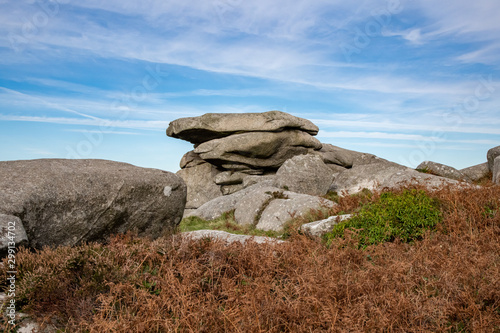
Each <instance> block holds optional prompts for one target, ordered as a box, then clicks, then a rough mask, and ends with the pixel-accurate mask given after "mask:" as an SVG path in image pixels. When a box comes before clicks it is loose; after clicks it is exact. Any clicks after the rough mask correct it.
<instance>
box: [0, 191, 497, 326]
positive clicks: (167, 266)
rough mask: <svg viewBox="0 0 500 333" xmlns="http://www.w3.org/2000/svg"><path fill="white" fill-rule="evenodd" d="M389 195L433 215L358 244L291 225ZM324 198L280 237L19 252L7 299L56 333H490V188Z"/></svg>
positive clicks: (378, 209)
mask: <svg viewBox="0 0 500 333" xmlns="http://www.w3.org/2000/svg"><path fill="white" fill-rule="evenodd" d="M401 196H402V197H403V198H404V200H407V201H404V202H407V203H408V205H406V206H407V207H405V206H403V207H400V206H398V203H396V204H395V207H397V208H398V207H399V208H401V209H403V208H404V209H408V210H409V212H407V213H408V214H410V215H412V214H417V213H416V212H418V211H419V207H424V206H425V211H426V212H430V214H431V215H429V216H430V218H433V219H434V220H432V221H433V222H432V225H430V226H428V228H427V226H426V228H423V229H422V228H419V229H418V237H410V238H405V237H404V236H401V235H397V234H395V235H392V236H391V237H388V238H384V239H383V241H380V242H373V243H370V242H365V240H366V238H364V237H359V236H360V235H361V234H362V231H363V230H361V229H363V227H362V226H361V227H360V226H359V225H353V226H351V227H345V228H344V229H343V230H342V232H339V233H338V235H337V236H336V237H334V236H333V235H330V236H329V237H327V238H328V241H327V242H325V241H324V240H321V239H312V238H309V237H307V236H305V235H302V234H301V233H300V232H298V229H297V227H298V226H299V225H300V224H301V223H305V222H307V221H308V220H314V219H315V218H320V217H324V216H326V215H333V214H338V213H346V212H347V213H355V214H357V215H356V216H358V217H359V218H361V217H363V216H365V217H367V216H368V217H373V216H384V219H390V217H391V216H392V215H391V214H392V213H391V212H393V210H391V209H389V208H387V207H388V205H387V201H389V202H391V200H392V203H394V200H396V201H397V200H399V199H395V198H401ZM335 199H336V201H337V202H338V205H336V206H335V207H333V208H331V209H330V211H328V212H325V211H324V210H323V211H317V212H314V211H313V212H311V214H310V215H309V216H307V218H299V219H295V220H294V221H292V223H290V224H289V226H288V227H287V235H286V237H288V238H287V241H286V242H285V243H282V244H255V243H252V242H248V243H246V244H244V245H243V244H240V243H233V244H229V245H228V244H226V243H224V242H220V241H214V240H210V239H203V240H198V241H189V240H185V239H182V238H181V237H179V236H174V237H171V236H165V237H161V238H159V239H156V240H154V241H151V240H149V239H147V238H142V237H138V236H136V235H133V234H126V235H118V236H114V237H112V238H111V239H110V240H109V242H108V243H107V244H95V243H90V244H87V245H83V246H76V247H58V248H44V249H43V250H39V251H36V252H30V251H28V250H22V251H20V252H19V253H18V254H17V262H18V267H17V271H18V275H17V296H16V300H17V305H18V306H19V307H22V311H23V312H25V313H28V314H29V315H31V316H32V317H34V318H36V320H37V321H38V322H40V323H42V324H43V323H49V322H51V323H55V324H56V325H57V327H59V328H60V329H61V331H62V332H224V331H230V332H348V331H349V332H360V331H370V332H379V331H384V332H385V331H387V332H392V331H394V332H498V331H499V330H500V187H499V186H490V185H488V186H484V187H481V188H473V187H470V188H454V187H451V186H448V187H443V188H441V189H439V190H434V191H429V190H426V189H422V188H406V189H402V190H400V191H391V192H389V191H382V192H375V193H365V194H361V195H353V196H344V197H335ZM384 200H385V201H384ZM389 206H390V204H389ZM370 214H371V215H370ZM377 214H378V215H377ZM228 215H229V216H230V214H228ZM417 215H418V214H417ZM417 215H416V217H417ZM405 216H406V215H405ZM396 220H397V219H396ZM423 220H424V221H427V220H429V219H428V218H424V219H423ZM364 221H365V222H366V221H367V220H366V219H365V220H364ZM197 223H201V222H200V221H198V222H197ZM220 225H224V224H222V223H221V224H220ZM377 228H379V229H380V228H381V229H383V227H382V226H380V225H378V227H377ZM2 274H3V276H2V277H1V279H2V281H5V273H2ZM2 325H3V327H4V329H5V330H6V329H7V327H8V324H7V323H6V322H5V320H4V322H3V323H2Z"/></svg>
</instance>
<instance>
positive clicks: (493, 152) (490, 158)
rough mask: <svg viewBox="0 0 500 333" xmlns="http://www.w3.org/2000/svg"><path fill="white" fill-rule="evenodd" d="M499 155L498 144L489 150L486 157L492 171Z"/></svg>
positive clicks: (499, 148)
mask: <svg viewBox="0 0 500 333" xmlns="http://www.w3.org/2000/svg"><path fill="white" fill-rule="evenodd" d="M497 156H500V146H496V147H494V148H491V149H490V150H488V153H487V154H486V158H487V159H488V169H489V170H490V171H493V166H494V163H495V159H496V158H497Z"/></svg>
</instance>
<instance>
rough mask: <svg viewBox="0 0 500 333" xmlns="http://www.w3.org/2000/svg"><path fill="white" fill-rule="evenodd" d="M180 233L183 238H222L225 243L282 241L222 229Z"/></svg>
mask: <svg viewBox="0 0 500 333" xmlns="http://www.w3.org/2000/svg"><path fill="white" fill-rule="evenodd" d="M181 235H182V237H183V238H188V239H204V238H212V239H217V240H224V241H226V243H227V244H231V243H234V242H240V243H242V244H245V243H246V242H247V241H253V242H255V243H258V244H263V243H275V244H280V243H284V241H282V240H279V239H276V238H272V237H265V236H250V235H236V234H231V233H229V232H226V231H222V230H196V231H189V232H183V233H182V234H181Z"/></svg>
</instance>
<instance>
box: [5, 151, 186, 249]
mask: <svg viewBox="0 0 500 333" xmlns="http://www.w3.org/2000/svg"><path fill="white" fill-rule="evenodd" d="M0 188H1V189H2V191H0V214H4V215H0V216H3V218H2V221H3V220H5V221H7V223H8V222H10V221H11V220H12V221H17V222H16V226H17V224H20V223H21V221H22V225H21V226H20V227H24V229H25V231H26V235H27V243H28V245H29V246H31V247H33V248H41V247H43V246H45V245H49V246H58V245H76V244H80V243H82V242H87V241H104V240H106V238H107V237H108V236H109V235H111V234H113V233H121V232H126V231H128V230H136V231H137V232H138V234H139V235H142V236H150V237H158V236H160V235H162V234H163V233H164V232H165V231H166V230H168V229H172V228H174V227H176V226H177V225H178V224H179V222H180V220H181V217H182V214H183V211H184V205H185V200H186V185H185V184H184V182H183V181H182V179H181V178H180V177H178V176H176V175H174V174H172V173H170V172H166V171H161V170H156V169H145V168H139V167H136V166H133V165H130V164H126V163H119V162H113V161H105V160H64V159H42V160H29V161H8V162H0ZM15 217H17V218H19V219H18V220H15ZM2 223H3V222H2ZM3 226H4V225H3V224H2V227H3ZM16 232H18V233H19V235H20V236H21V233H22V231H21V230H18V231H16ZM20 241H22V240H20Z"/></svg>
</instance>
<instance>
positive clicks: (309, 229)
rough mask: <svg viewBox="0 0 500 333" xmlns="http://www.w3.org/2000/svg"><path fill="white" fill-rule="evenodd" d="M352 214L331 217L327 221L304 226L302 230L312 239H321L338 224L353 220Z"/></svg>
mask: <svg viewBox="0 0 500 333" xmlns="http://www.w3.org/2000/svg"><path fill="white" fill-rule="evenodd" d="M351 216H352V215H351V214H345V215H337V216H330V217H329V218H327V219H324V220H320V221H314V222H310V223H306V224H303V225H302V226H301V227H300V230H301V231H302V232H303V233H305V234H306V235H309V236H312V237H321V236H323V235H324V234H326V233H328V232H330V231H332V230H333V227H334V226H335V225H336V224H339V223H340V222H342V221H345V220H348V219H350V218H351Z"/></svg>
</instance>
